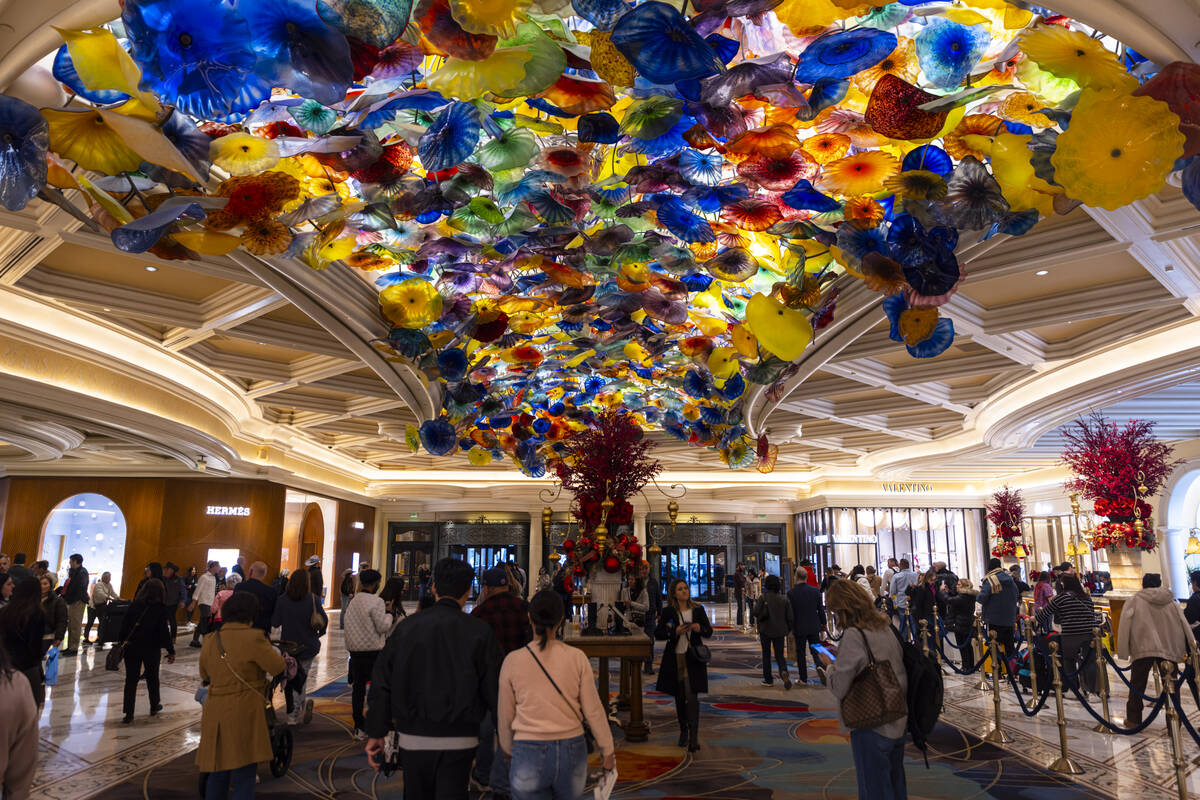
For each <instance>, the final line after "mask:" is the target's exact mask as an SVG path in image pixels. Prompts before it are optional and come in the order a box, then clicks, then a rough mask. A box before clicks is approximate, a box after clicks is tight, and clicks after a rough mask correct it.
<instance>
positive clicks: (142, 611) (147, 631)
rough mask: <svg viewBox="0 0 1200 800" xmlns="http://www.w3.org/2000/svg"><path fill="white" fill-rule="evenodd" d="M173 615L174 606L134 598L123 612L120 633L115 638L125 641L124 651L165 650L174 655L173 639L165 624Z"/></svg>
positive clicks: (149, 651) (145, 651) (150, 651)
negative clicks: (123, 616)
mask: <svg viewBox="0 0 1200 800" xmlns="http://www.w3.org/2000/svg"><path fill="white" fill-rule="evenodd" d="M174 615H175V607H174V606H172V607H170V608H168V607H167V606H165V605H163V604H162V603H143V602H142V601H141V600H134V601H133V603H132V604H131V605H130V606H129V610H128V611H126V612H125V619H124V621H123V622H122V623H121V633H120V635H119V636H118V637H117V638H118V639H119V640H120V641H122V642H125V651H126V652H128V653H154V652H157V651H159V650H166V651H167V652H168V653H170V654H171V655H175V641H174V640H173V639H172V638H171V629H170V628H169V627H168V624H167V620H168V619H169V618H170V617H172V616H174Z"/></svg>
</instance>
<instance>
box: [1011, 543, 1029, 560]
mask: <svg viewBox="0 0 1200 800" xmlns="http://www.w3.org/2000/svg"><path fill="white" fill-rule="evenodd" d="M1013 555H1014V556H1016V557H1017V558H1025V556H1027V555H1029V554H1028V553H1026V552H1025V545H1023V544H1021V543H1020V542H1017V550H1016V552H1015V553H1013Z"/></svg>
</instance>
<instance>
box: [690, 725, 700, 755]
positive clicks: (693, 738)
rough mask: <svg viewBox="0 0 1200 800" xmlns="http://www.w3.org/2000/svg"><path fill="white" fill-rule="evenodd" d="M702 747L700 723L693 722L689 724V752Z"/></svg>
mask: <svg viewBox="0 0 1200 800" xmlns="http://www.w3.org/2000/svg"><path fill="white" fill-rule="evenodd" d="M699 749H700V725H699V723H696V722H693V723H691V724H690V725H688V752H689V753H694V752H696V751H697V750H699Z"/></svg>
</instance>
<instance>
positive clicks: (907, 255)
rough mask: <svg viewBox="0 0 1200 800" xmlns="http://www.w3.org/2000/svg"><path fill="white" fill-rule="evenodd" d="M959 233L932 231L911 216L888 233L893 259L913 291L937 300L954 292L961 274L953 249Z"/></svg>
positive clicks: (895, 223)
mask: <svg viewBox="0 0 1200 800" xmlns="http://www.w3.org/2000/svg"><path fill="white" fill-rule="evenodd" d="M957 245H958V233H957V232H956V231H954V230H953V229H950V228H941V227H938V228H932V229H930V230H929V231H926V230H925V227H924V226H923V225H921V223H920V222H919V221H918V220H917V218H916V217H913V216H911V215H909V214H901V215H900V216H898V217H896V219H895V220H893V221H892V224H891V226H890V227H889V229H888V246H889V247H890V249H891V257H892V258H894V259H896V261H898V262H899V263H900V265H901V267H903V269H904V279H905V280H907V281H908V285H909V286H911V287H912V288H913V291H914V292H916V293H917V294H919V295H923V296H925V297H937V296H938V295H943V294H946V293H947V292H949V291H950V290H951V289H953V288H954V285H955V284H956V283H958V279H959V277H960V275H961V272H960V270H959V267H958V259H957V257H955V255H954V248H955V247H956V246H957Z"/></svg>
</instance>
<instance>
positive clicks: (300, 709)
mask: <svg viewBox="0 0 1200 800" xmlns="http://www.w3.org/2000/svg"><path fill="white" fill-rule="evenodd" d="M308 581H309V572H308V570H306V569H298V570H296V571H295V572H293V573H292V574H291V577H289V578H288V585H287V589H286V590H285V591H284V593H283V596H282V597H280V598H279V602H277V603H276V604H275V613H274V614H272V615H271V639H273V640H277V641H279V640H282V641H285V642H295V643H296V644H297V645H299V650H298V651H297V652H296V666H297V668H298V669H297V670H296V677H294V678H292V679H291V680H290V681H288V682H287V683H286V684H284V687H283V697H284V700H285V701H286V702H287V715H288V716H287V719H288V724H289V725H299V724H300V721H301V719H303V721H304V723H305V724H308V723H309V722H310V721H311V720H312V701H310V700H307V699H306V698H305V684H306V683H307V682H308V673H309V670H311V669H312V662H313V659H314V658H316V657H317V654H318V653H320V652H321V637H322V636H324V635H325V631H326V629H328V627H329V617H328V616H326V615H325V609H323V608H321V601H320V599H319V598H318V597H317V596H316V595H315V594H313V593H312V592H311V591H309V583H308Z"/></svg>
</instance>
